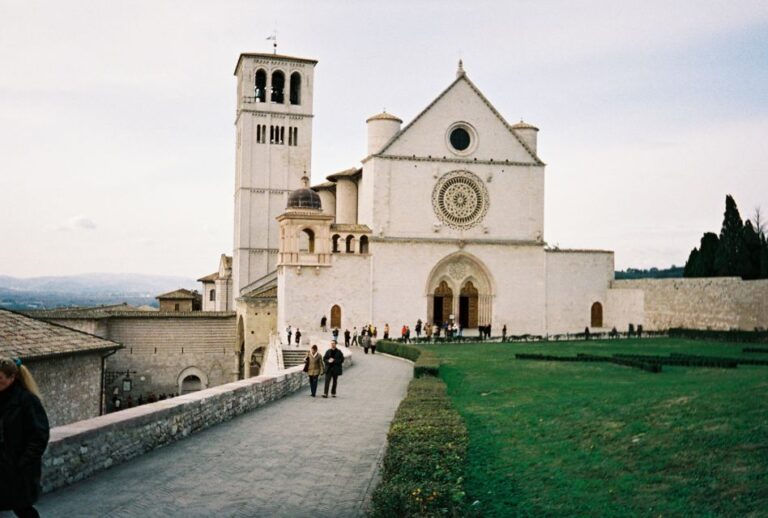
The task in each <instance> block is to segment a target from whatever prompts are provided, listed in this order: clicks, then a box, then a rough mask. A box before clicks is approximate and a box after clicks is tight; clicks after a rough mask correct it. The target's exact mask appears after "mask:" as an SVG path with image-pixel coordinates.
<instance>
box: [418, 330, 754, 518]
mask: <svg viewBox="0 0 768 518" xmlns="http://www.w3.org/2000/svg"><path fill="white" fill-rule="evenodd" d="M742 346H743V345H736V344H723V343H713V342H704V341H689V340H677V339H644V340H621V341H592V342H564V343H549V344H547V343H543V344H511V343H507V344H461V345H432V346H426V347H425V349H430V350H434V351H436V352H437V353H438V354H439V355H440V358H441V360H442V362H443V363H442V365H441V367H440V373H441V377H442V378H443V379H444V380H445V381H446V383H447V385H448V393H449V395H450V397H451V399H452V401H453V403H454V404H455V405H456V407H457V409H458V410H459V412H460V413H461V415H462V416H463V417H464V419H465V420H466V423H467V427H468V429H469V435H470V442H469V452H468V457H469V459H468V461H469V462H468V470H467V474H466V491H467V494H468V495H469V501H470V503H474V505H473V506H472V507H471V509H473V510H475V511H476V514H478V515H483V516H553V515H556V516H768V366H744V365H740V366H739V367H738V368H737V369H709V368H687V367H670V366H666V365H665V366H664V367H663V372H661V373H659V374H652V373H648V372H644V371H641V370H637V369H632V368H628V367H621V366H617V365H611V364H602V363H597V364H595V363H565V362H538V361H525V360H516V359H515V357H514V355H515V353H517V352H534V353H543V354H557V355H561V354H562V355H575V354H576V353H579V352H583V353H592V354H614V353H636V354H659V355H667V354H669V353H690V354H702V355H704V354H706V355H713V356H728V357H746V358H766V357H767V356H768V355H760V354H749V353H747V354H744V353H742V352H741V348H742ZM476 501H477V502H476Z"/></svg>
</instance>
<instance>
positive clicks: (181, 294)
mask: <svg viewBox="0 0 768 518" xmlns="http://www.w3.org/2000/svg"><path fill="white" fill-rule="evenodd" d="M197 296H198V295H196V294H194V293H192V292H191V291H189V290H186V289H184V288H181V289H178V290H174V291H169V292H168V293H163V294H162V295H158V296H157V297H155V298H156V299H158V300H160V299H195V298H197Z"/></svg>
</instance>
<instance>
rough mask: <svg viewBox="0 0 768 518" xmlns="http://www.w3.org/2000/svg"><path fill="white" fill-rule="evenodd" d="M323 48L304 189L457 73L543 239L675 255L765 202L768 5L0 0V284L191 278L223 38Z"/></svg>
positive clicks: (225, 164)
mask: <svg viewBox="0 0 768 518" xmlns="http://www.w3.org/2000/svg"><path fill="white" fill-rule="evenodd" d="M275 28H276V29H277V35H278V45H279V47H278V50H279V52H280V53H285V54H291V55H297V56H303V57H308V58H314V59H317V60H319V64H318V66H317V68H316V74H315V120H314V143H313V163H312V178H313V181H315V182H319V181H321V180H322V179H323V178H324V177H325V176H326V175H327V174H330V173H332V172H335V171H337V170H340V169H344V168H347V167H351V166H354V165H355V164H357V163H358V162H359V160H360V159H361V158H362V157H363V156H364V154H365V119H366V118H367V117H368V116H370V115H372V114H374V113H377V112H379V111H381V110H382V108H386V109H387V111H388V112H390V113H394V114H396V115H398V116H400V117H401V118H403V120H404V121H405V122H406V123H407V122H408V121H409V120H410V119H412V118H413V117H414V116H415V115H416V114H417V113H418V112H419V111H420V110H421V109H423V108H424V107H425V106H426V105H427V104H429V103H430V102H431V101H432V99H433V98H434V97H435V96H436V95H438V94H439V93H440V92H441V91H442V90H443V89H444V88H445V87H446V86H447V85H448V84H449V83H450V82H451V81H452V80H453V78H454V77H455V70H456V63H457V61H458V59H459V58H460V57H461V58H462V59H463V60H464V63H465V69H466V70H467V73H468V75H469V77H470V78H471V79H472V80H473V81H474V82H475V84H477V85H478V87H479V88H480V89H481V90H483V92H484V93H485V94H486V96H487V97H488V98H489V99H490V100H491V102H493V103H494V104H495V106H496V107H497V108H498V109H499V111H500V112H501V113H502V114H504V115H505V117H506V118H507V120H508V121H511V122H516V121H517V120H519V119H520V118H524V119H525V120H526V121H527V122H531V123H534V124H536V125H537V126H538V127H539V128H541V131H540V133H539V154H540V156H541V157H542V159H543V160H544V161H545V162H547V164H548V165H547V169H546V175H547V177H546V203H547V205H546V230H545V239H546V240H547V241H548V242H549V243H550V244H557V245H559V246H560V247H561V248H562V247H579V248H607V249H613V250H615V251H616V266H617V268H626V267H629V266H633V267H651V266H659V267H666V266H669V265H671V264H678V265H679V264H682V263H683V262H684V261H685V259H686V257H687V255H688V252H689V250H690V249H691V248H692V247H693V246H695V245H696V244H697V243H698V239H699V237H700V236H701V234H702V232H704V231H718V230H719V226H720V223H721V220H722V213H723V209H724V198H725V195H726V194H728V193H730V194H732V195H733V196H734V197H735V199H736V201H737V203H738V205H739V208H740V210H741V212H742V216H743V217H748V216H750V215H751V214H752V212H753V210H754V208H755V207H757V206H762V207H763V211H764V212H768V2H766V1H765V0H756V1H746V0H745V1H738V0H728V1H708V0H696V1H675V2H670V1H668V0H663V1H657V0H644V1H637V2H629V1H627V2H624V1H622V2H615V1H546V0H530V1H523V0H515V1H494V2H491V1H482V0H474V1H471V2H466V1H463V2H457V1H453V0H435V1H416V0H409V1H393V0H389V1H387V2H381V1H375V2H373V1H371V2H367V1H356V2H353V1H346V2H342V1H334V0H323V1H317V0H308V1H305V2H296V1H290V0H280V1H271V2H267V1H240V2H234V1H220V2H192V1H178V2H166V1H159V0H153V1H125V2H103V1H92V2H78V1H67V2H60V1H48V2H36V1H32V0H0V238H1V240H0V274H6V275H14V276H21V277H27V276H38V275H60V274H76V273H84V272H123V273H124V272H138V273H154V274H174V275H185V276H190V277H197V276H201V275H204V274H207V273H210V272H211V271H214V270H215V269H216V267H217V265H218V256H219V254H220V253H222V252H227V253H231V249H232V229H233V221H232V220H233V208H232V195H233V188H234V138H233V137H234V126H233V123H234V106H235V79H234V77H233V75H232V72H233V69H234V66H235V63H236V61H237V58H238V55H239V54H240V52H268V51H270V50H271V48H270V46H271V42H269V41H266V37H267V36H268V35H269V34H270V33H272V31H273V30H274V29H275Z"/></svg>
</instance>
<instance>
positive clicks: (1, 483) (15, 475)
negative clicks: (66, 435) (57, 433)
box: [0, 359, 49, 517]
mask: <svg viewBox="0 0 768 518" xmlns="http://www.w3.org/2000/svg"><path fill="white" fill-rule="evenodd" d="M2 362H3V359H0V363H2ZM3 367H6V365H4V364H3V365H0V511H2V510H13V511H14V512H15V513H16V515H17V516H32V517H34V516H39V515H38V513H37V511H36V510H35V508H34V507H33V505H34V503H35V502H36V501H37V499H38V498H39V497H40V491H41V487H40V476H41V469H42V461H41V459H42V456H43V452H44V451H45V448H46V446H47V445H48V437H49V426H48V417H47V416H46V414H45V410H44V409H43V405H42V404H41V403H40V399H39V398H38V397H37V396H35V395H34V394H33V393H32V392H30V391H29V390H27V388H26V387H25V386H24V383H23V382H22V381H21V379H20V377H19V375H18V370H16V369H15V368H14V369H13V370H15V371H16V372H14V373H13V374H10V372H4V371H7V370H8V369H4V368H3ZM9 374H10V375H9Z"/></svg>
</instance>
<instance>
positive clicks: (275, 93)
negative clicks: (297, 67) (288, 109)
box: [269, 70, 285, 104]
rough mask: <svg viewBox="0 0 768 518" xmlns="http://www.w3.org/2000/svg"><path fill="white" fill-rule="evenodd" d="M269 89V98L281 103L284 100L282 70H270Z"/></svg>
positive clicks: (283, 75) (283, 76)
mask: <svg viewBox="0 0 768 518" xmlns="http://www.w3.org/2000/svg"><path fill="white" fill-rule="evenodd" d="M270 90H271V92H270V93H271V95H270V96H269V100H270V101H271V102H273V103H276V104H283V102H284V101H285V74H284V73H283V71H282V70H275V71H274V72H272V83H271V85H270Z"/></svg>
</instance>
